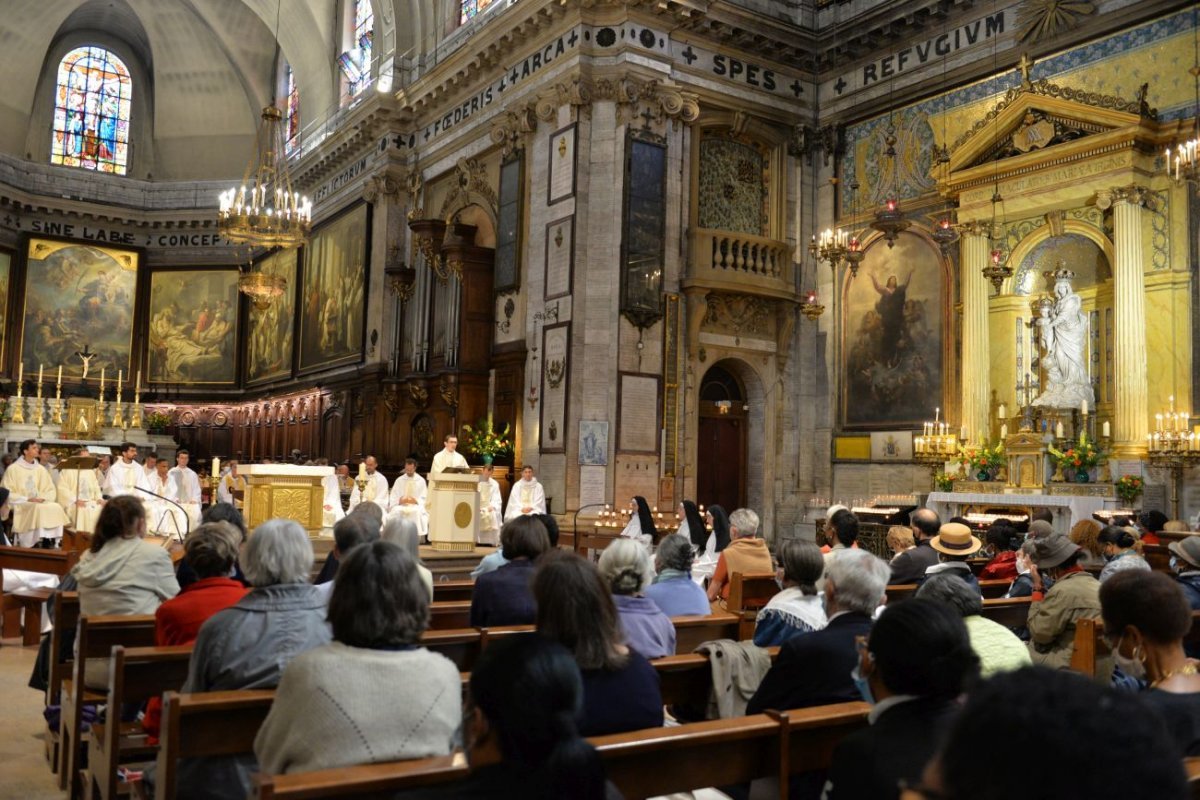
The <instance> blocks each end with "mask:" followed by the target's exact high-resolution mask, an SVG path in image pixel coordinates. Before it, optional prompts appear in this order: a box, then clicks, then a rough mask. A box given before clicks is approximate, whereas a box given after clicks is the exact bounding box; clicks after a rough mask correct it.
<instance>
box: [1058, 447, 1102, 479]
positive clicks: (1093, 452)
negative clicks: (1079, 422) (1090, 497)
mask: <svg viewBox="0 0 1200 800" xmlns="http://www.w3.org/2000/svg"><path fill="white" fill-rule="evenodd" d="M1048 449H1049V451H1050V455H1051V457H1052V458H1053V459H1054V461H1055V462H1056V463H1057V464H1058V466H1059V469H1060V470H1061V471H1062V474H1063V475H1064V476H1070V475H1072V474H1074V477H1075V480H1076V481H1077V482H1078V483H1087V482H1088V481H1090V480H1091V473H1090V470H1091V468H1092V467H1094V466H1096V465H1097V464H1099V463H1100V462H1101V461H1103V460H1104V453H1103V452H1102V451H1101V450H1100V448H1098V447H1096V445H1095V443H1093V442H1092V441H1090V440H1089V439H1086V438H1081V439H1080V441H1079V444H1075V445H1072V446H1070V447H1068V448H1067V449H1066V450H1056V449H1055V448H1054V447H1050V448H1048Z"/></svg>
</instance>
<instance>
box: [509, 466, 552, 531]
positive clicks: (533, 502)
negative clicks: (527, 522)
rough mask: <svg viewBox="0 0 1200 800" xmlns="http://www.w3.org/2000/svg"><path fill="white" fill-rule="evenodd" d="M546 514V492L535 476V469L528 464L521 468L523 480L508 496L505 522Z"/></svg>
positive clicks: (516, 484) (514, 485) (518, 482)
mask: <svg viewBox="0 0 1200 800" xmlns="http://www.w3.org/2000/svg"><path fill="white" fill-rule="evenodd" d="M545 513H546V490H545V489H543V488H542V483H541V481H539V480H538V479H537V478H535V477H534V476H533V467H531V466H529V465H528V464H526V465H525V466H524V467H522V468H521V480H519V481H517V482H516V483H515V484H513V487H512V491H511V492H509V494H508V507H507V508H506V509H505V510H504V521H505V522H508V521H510V520H514V519H516V518H517V517H520V516H529V515H530V514H545Z"/></svg>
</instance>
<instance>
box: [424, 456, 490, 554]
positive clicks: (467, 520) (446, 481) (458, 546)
mask: <svg viewBox="0 0 1200 800" xmlns="http://www.w3.org/2000/svg"><path fill="white" fill-rule="evenodd" d="M481 477H482V476H480V475H477V474H475V473H473V472H466V473H455V472H440V473H438V474H436V475H433V474H430V476H429V543H430V545H432V546H433V549H434V550H450V551H465V552H471V551H472V550H474V549H475V536H476V534H477V533H478V532H479V481H480V479H481Z"/></svg>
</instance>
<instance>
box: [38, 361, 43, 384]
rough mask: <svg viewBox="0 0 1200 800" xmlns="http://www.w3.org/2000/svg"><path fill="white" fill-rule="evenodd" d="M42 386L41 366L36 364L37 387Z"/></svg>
mask: <svg viewBox="0 0 1200 800" xmlns="http://www.w3.org/2000/svg"><path fill="white" fill-rule="evenodd" d="M41 385H42V365H41V364H38V386H41Z"/></svg>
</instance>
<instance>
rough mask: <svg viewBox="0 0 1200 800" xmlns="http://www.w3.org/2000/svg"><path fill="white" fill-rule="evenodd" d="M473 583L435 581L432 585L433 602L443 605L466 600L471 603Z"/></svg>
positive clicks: (467, 581)
mask: <svg viewBox="0 0 1200 800" xmlns="http://www.w3.org/2000/svg"><path fill="white" fill-rule="evenodd" d="M473 591H475V581H473V580H466V581H437V582H435V583H434V584H433V602H435V603H445V602H451V601H462V600H466V601H467V602H468V603H469V602H471V593H472V592H473Z"/></svg>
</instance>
